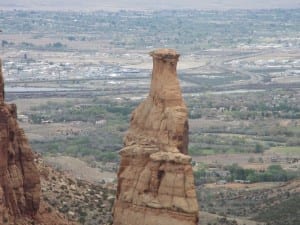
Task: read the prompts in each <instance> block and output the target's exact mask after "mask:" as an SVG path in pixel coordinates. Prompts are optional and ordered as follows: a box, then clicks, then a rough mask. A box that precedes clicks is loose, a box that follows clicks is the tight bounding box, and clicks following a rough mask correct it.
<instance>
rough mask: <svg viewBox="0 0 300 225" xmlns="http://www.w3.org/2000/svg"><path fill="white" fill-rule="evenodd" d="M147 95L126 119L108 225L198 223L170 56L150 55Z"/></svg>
mask: <svg viewBox="0 0 300 225" xmlns="http://www.w3.org/2000/svg"><path fill="white" fill-rule="evenodd" d="M150 55H151V56H152V57H153V72H152V80H151V88H150V93H149V95H148V97H147V98H146V100H144V101H143V102H142V103H141V104H140V105H139V106H138V107H137V108H136V109H135V110H134V111H133V113H132V118H131V123H130V128H129V130H128V131H127V134H126V136H125V138H124V148H123V149H122V150H121V151H120V155H121V163H120V169H119V172H118V190H117V197H116V201H115V205H114V212H113V214H114V215H113V216H114V221H113V224H114V225H146V224H147V225H174V224H180V225H195V224H197V223H198V203H197V198H196V192H195V186H194V177H193V170H192V166H191V164H190V162H191V157H190V156H188V155H187V146H188V112H187V108H186V105H185V103H184V101H183V98H182V95H181V90H180V86H179V81H178V79H177V74H176V65H177V61H178V58H179V54H177V53H176V52H175V51H174V50H170V49H159V50H156V51H154V52H151V53H150Z"/></svg>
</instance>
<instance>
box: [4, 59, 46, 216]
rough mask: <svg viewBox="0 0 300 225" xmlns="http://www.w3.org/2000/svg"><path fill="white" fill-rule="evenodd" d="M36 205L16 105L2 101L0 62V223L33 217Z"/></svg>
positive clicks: (35, 184)
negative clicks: (23, 217)
mask: <svg viewBox="0 0 300 225" xmlns="http://www.w3.org/2000/svg"><path fill="white" fill-rule="evenodd" d="M39 204H40V177H39V173H38V170H37V168H36V166H35V164H34V155H33V153H32V151H31V148H30V146H29V145H28V141H27V139H26V137H25V135H24V131H23V130H22V129H21V128H20V127H19V126H18V123H17V108H16V105H14V104H10V105H9V104H6V103H5V102H4V81H3V76H2V68H1V62H0V221H4V222H9V221H17V220H18V218H21V217H22V216H24V215H26V216H28V217H34V216H35V215H36V213H37V211H38V209H39ZM1 217H2V218H1Z"/></svg>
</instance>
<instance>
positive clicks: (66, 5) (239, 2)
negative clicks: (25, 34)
mask: <svg viewBox="0 0 300 225" xmlns="http://www.w3.org/2000/svg"><path fill="white" fill-rule="evenodd" d="M299 7H300V2H299V0H252V1H249V0H229V1H226V0H201V1H199V0H185V1H182V0H152V1H147V0H118V1H110V0H102V1H97V0H85V1H82V0H63V1H62V0H44V1H41V0H9V1H8V0H0V9H29V10H37V9H40V10H76V11H77V10H88V11H91V10H120V9H125V10H160V9H198V10H227V9H274V8H299Z"/></svg>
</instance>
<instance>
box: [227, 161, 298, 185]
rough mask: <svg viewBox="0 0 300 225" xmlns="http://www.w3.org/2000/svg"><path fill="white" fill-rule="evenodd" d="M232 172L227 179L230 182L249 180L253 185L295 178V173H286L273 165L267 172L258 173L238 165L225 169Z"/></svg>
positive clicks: (278, 166)
mask: <svg viewBox="0 0 300 225" xmlns="http://www.w3.org/2000/svg"><path fill="white" fill-rule="evenodd" d="M225 169H226V170H228V171H229V172H230V176H229V177H227V180H228V181H234V180H248V181H250V182H251V183H255V182H269V181H287V180H291V179H293V178H295V177H296V176H297V174H296V173H295V172H291V171H286V170H284V169H282V167H281V166H280V165H271V166H269V167H268V168H267V170H266V171H263V172H257V171H255V170H253V169H244V168H242V167H240V166H238V165H237V164H233V165H230V166H227V167H225Z"/></svg>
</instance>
